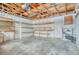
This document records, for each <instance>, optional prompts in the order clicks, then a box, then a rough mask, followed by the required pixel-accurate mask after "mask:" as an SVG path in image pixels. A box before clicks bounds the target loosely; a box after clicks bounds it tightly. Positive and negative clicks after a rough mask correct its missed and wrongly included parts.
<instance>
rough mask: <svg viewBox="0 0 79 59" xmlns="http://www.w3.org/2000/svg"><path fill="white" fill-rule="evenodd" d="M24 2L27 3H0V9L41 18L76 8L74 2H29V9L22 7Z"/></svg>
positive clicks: (27, 16) (23, 15)
mask: <svg viewBox="0 0 79 59" xmlns="http://www.w3.org/2000/svg"><path fill="white" fill-rule="evenodd" d="M23 4H25V3H0V11H1V10H3V12H5V13H9V14H13V15H21V16H22V17H24V18H29V19H41V18H46V17H49V16H54V15H61V14H62V13H65V14H67V12H70V11H74V10H75V4H73V3H28V5H29V8H30V9H28V10H24V9H23V8H22V5H23ZM26 4H27V3H26Z"/></svg>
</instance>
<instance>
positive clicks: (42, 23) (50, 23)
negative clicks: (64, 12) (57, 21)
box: [34, 22, 54, 25]
mask: <svg viewBox="0 0 79 59" xmlns="http://www.w3.org/2000/svg"><path fill="white" fill-rule="evenodd" d="M53 23H54V22H49V23H38V24H34V25H45V24H53Z"/></svg>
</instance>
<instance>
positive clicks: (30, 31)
mask: <svg viewBox="0 0 79 59" xmlns="http://www.w3.org/2000/svg"><path fill="white" fill-rule="evenodd" d="M0 55H79V4H77V3H0Z"/></svg>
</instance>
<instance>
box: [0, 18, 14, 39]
mask: <svg viewBox="0 0 79 59" xmlns="http://www.w3.org/2000/svg"><path fill="white" fill-rule="evenodd" d="M0 32H1V33H2V32H4V33H6V32H13V33H14V35H13V37H14V39H15V21H13V20H12V19H8V18H3V17H0ZM2 34H3V33H2ZM3 35H4V34H3Z"/></svg>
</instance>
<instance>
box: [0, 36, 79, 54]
mask: <svg viewBox="0 0 79 59" xmlns="http://www.w3.org/2000/svg"><path fill="white" fill-rule="evenodd" d="M0 55H79V50H78V48H77V46H76V44H73V43H72V42H70V41H64V40H61V39H56V38H54V39H51V38H48V39H47V38H34V37H30V38H22V40H10V41H6V42H4V44H2V45H1V46H0Z"/></svg>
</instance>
